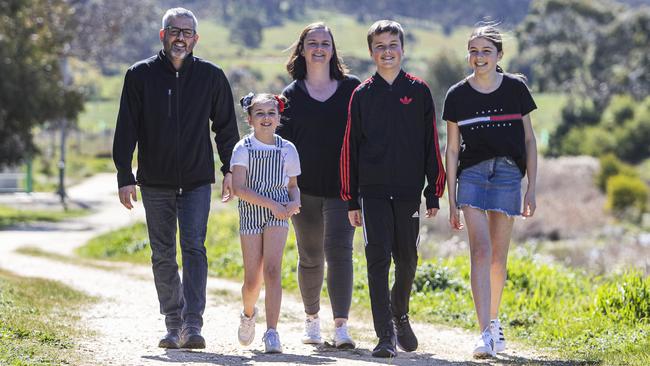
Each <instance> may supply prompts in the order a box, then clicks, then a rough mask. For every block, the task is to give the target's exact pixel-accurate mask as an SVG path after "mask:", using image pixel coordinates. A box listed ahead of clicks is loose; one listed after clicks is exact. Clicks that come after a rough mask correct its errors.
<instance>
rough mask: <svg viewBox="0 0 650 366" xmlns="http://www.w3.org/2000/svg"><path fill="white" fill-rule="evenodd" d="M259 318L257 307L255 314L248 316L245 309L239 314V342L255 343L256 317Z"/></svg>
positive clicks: (242, 343) (245, 343) (244, 344)
mask: <svg viewBox="0 0 650 366" xmlns="http://www.w3.org/2000/svg"><path fill="white" fill-rule="evenodd" d="M256 318H257V308H254V310H253V315H251V316H250V317H247V316H246V315H245V314H244V311H242V312H241V314H240V315H239V330H238V331H237V336H238V337H239V344H241V345H242V346H248V345H249V344H251V343H253V339H255V319H256Z"/></svg>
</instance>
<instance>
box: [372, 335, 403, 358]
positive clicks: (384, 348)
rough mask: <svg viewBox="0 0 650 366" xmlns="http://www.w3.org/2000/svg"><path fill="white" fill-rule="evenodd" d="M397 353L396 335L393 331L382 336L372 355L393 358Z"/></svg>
mask: <svg viewBox="0 0 650 366" xmlns="http://www.w3.org/2000/svg"><path fill="white" fill-rule="evenodd" d="M396 355H397V350H395V335H394V334H392V332H386V333H385V334H384V335H383V336H382V337H381V338H379V342H378V343H377V346H375V349H373V350H372V357H381V358H393V357H395V356H396Z"/></svg>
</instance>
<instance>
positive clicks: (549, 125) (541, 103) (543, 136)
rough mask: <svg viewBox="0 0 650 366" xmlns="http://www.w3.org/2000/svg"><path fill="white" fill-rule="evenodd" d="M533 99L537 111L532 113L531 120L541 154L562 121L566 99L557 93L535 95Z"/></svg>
mask: <svg viewBox="0 0 650 366" xmlns="http://www.w3.org/2000/svg"><path fill="white" fill-rule="evenodd" d="M533 98H534V99H535V103H536V104H537V110H535V111H533V112H532V114H531V118H532V121H533V128H534V129H535V134H536V136H537V145H538V148H539V151H541V152H543V151H544V150H545V149H546V148H547V147H548V141H549V138H550V136H551V134H552V133H553V132H554V131H555V129H556V128H557V126H558V125H559V124H560V122H561V120H562V108H563V107H564V105H565V104H566V101H567V99H568V98H567V95H565V94H557V93H535V94H534V95H533Z"/></svg>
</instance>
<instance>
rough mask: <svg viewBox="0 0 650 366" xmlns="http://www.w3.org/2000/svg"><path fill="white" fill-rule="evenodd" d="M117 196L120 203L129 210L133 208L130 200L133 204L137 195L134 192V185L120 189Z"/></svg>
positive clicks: (136, 199)
mask: <svg viewBox="0 0 650 366" xmlns="http://www.w3.org/2000/svg"><path fill="white" fill-rule="evenodd" d="M118 195H119V197H120V203H122V205H123V206H124V207H126V208H128V209H129V210H130V209H132V208H133V204H132V203H131V199H133V201H134V202H137V201H138V195H137V193H136V190H135V185H133V184H131V185H128V186H124V187H121V188H120V190H119V192H118Z"/></svg>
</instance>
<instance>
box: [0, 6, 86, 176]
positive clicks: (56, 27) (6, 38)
mask: <svg viewBox="0 0 650 366" xmlns="http://www.w3.org/2000/svg"><path fill="white" fill-rule="evenodd" d="M0 14H2V15H1V16H0V19H1V20H2V21H0V75H2V78H0V99H1V100H2V103H0V167H2V166H8V165H12V164H16V163H19V162H21V161H22V160H23V159H25V158H26V157H27V156H29V155H30V154H33V153H35V152H36V150H37V149H36V147H35V145H34V142H33V139H32V128H33V127H34V126H37V125H40V124H43V123H45V122H46V121H48V120H56V119H60V118H71V119H74V118H75V117H76V115H77V113H78V112H79V111H80V110H81V109H82V96H81V94H80V93H79V92H77V91H76V90H74V89H72V88H68V87H66V86H65V85H64V83H63V77H62V73H61V65H60V60H61V58H62V56H63V55H64V54H65V49H64V45H66V44H68V43H69V41H70V37H72V36H73V34H71V33H69V32H66V31H65V30H66V29H69V27H70V23H69V19H70V16H71V14H72V9H71V8H70V7H69V5H68V4H67V3H66V2H65V1H63V0H10V1H2V2H0Z"/></svg>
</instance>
